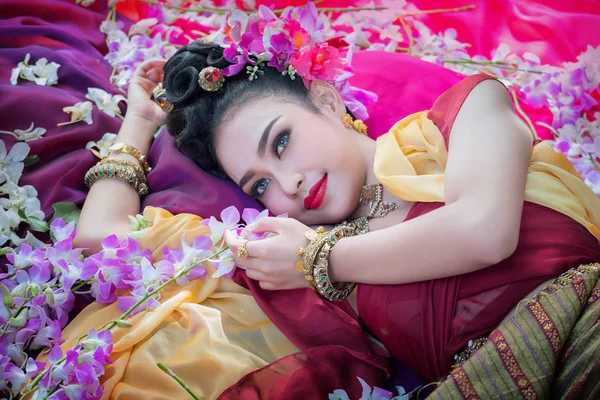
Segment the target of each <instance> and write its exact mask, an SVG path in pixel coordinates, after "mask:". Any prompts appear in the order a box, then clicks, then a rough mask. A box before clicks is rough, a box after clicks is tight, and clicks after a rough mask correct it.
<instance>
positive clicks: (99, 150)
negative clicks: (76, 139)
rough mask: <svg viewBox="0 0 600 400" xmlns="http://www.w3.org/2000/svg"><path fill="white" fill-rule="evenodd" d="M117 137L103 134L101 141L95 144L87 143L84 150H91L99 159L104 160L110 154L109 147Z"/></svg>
mask: <svg viewBox="0 0 600 400" xmlns="http://www.w3.org/2000/svg"><path fill="white" fill-rule="evenodd" d="M116 139H117V135H115V134H114V133H105V134H104V136H102V139H100V140H98V141H97V142H88V143H87V144H86V145H85V148H86V149H88V150H91V151H92V153H94V154H95V155H96V156H97V157H99V158H104V157H107V156H108V153H110V146H112V145H113V144H114V143H115V140H116Z"/></svg>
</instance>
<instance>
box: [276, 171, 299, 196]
mask: <svg viewBox="0 0 600 400" xmlns="http://www.w3.org/2000/svg"><path fill="white" fill-rule="evenodd" d="M282 175H283V174H282ZM279 182H281V188H282V189H283V191H284V192H285V194H287V195H288V197H290V198H295V197H297V196H298V194H299V193H300V188H301V187H302V182H304V175H302V174H301V173H297V172H296V173H287V174H284V175H283V176H281V178H280V181H279Z"/></svg>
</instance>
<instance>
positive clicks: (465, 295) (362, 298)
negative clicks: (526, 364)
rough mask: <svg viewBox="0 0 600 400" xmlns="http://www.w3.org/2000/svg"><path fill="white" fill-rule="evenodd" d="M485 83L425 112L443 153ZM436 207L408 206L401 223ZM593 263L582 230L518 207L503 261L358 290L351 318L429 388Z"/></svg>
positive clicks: (461, 87)
mask: <svg viewBox="0 0 600 400" xmlns="http://www.w3.org/2000/svg"><path fill="white" fill-rule="evenodd" d="M484 79H487V78H486V77H485V76H482V75H476V76H471V77H468V78H466V79H464V80H463V81H461V82H460V83H459V84H457V85H455V86H454V87H452V88H451V89H449V90H448V91H447V92H445V93H444V94H443V95H442V96H440V98H439V99H438V100H437V101H436V102H435V104H434V105H433V107H432V109H431V110H430V111H429V114H428V117H429V119H431V120H432V121H433V122H434V123H435V125H436V126H437V127H438V128H439V129H440V131H441V133H442V135H443V137H444V142H445V144H446V147H448V143H449V137H450V131H451V129H452V124H453V122H454V120H455V118H456V115H457V114H458V111H459V109H460V107H461V105H462V104H463V102H464V100H465V99H466V97H467V95H468V94H469V92H470V91H471V90H472V89H473V88H474V87H475V85H476V84H477V83H479V82H481V81H482V80H484ZM443 206H444V204H443V203H424V202H421V203H415V204H414V206H413V207H412V209H411V210H410V212H409V214H408V215H407V217H406V219H405V221H408V220H411V219H413V218H417V217H419V216H421V215H424V214H426V213H428V212H430V211H433V210H435V209H437V208H440V207H443ZM401 259H402V257H401V255H399V260H401ZM599 260H600V244H599V243H598V241H597V239H596V238H595V237H594V236H593V235H592V234H591V233H590V232H589V231H588V230H587V229H586V228H585V227H584V226H583V225H581V224H580V223H578V222H576V221H575V220H573V219H571V218H570V217H568V216H566V215H564V214H561V213H559V212H557V211H554V210H552V209H550V208H547V207H544V206H541V205H538V204H534V203H531V202H525V203H524V206H523V214H522V220H521V230H520V235H519V242H518V246H517V249H516V251H515V252H514V254H513V255H511V256H510V257H509V258H507V259H505V260H504V261H502V262H500V263H498V264H496V265H491V266H489V267H487V268H484V269H482V270H479V271H475V272H472V273H469V274H465V275H461V276H453V277H449V278H444V279H437V280H432V281H426V282H418V283H411V284H405V285H394V286H390V285H364V284H361V285H359V286H358V293H357V306H358V311H359V315H360V316H361V319H362V321H363V322H364V323H365V324H366V326H367V327H368V329H369V330H370V331H371V332H372V334H373V335H374V336H375V337H377V338H378V339H379V340H380V341H381V342H382V343H383V344H384V345H385V346H386V348H387V349H388V350H389V351H390V352H391V353H392V355H393V356H394V357H395V358H397V359H399V360H400V361H401V362H402V363H403V364H404V365H406V366H407V367H408V368H409V369H411V370H413V371H414V372H416V373H417V374H419V375H420V376H421V377H423V378H424V379H425V380H427V381H435V380H438V379H439V378H441V377H443V376H446V375H447V374H448V372H449V371H450V368H451V366H452V364H453V361H454V354H456V353H458V352H459V351H460V350H462V348H464V346H465V345H466V344H467V342H468V341H469V340H470V339H475V338H478V337H482V336H487V335H488V334H489V333H490V332H491V331H492V330H493V329H494V328H496V327H497V326H498V325H499V323H500V322H501V321H502V319H503V318H504V317H505V316H506V315H507V314H508V313H509V312H510V311H511V310H513V309H514V308H515V307H516V306H517V303H518V302H519V301H520V300H521V299H523V298H524V297H525V296H527V295H528V294H529V293H530V292H531V291H533V290H534V289H535V288H536V287H537V286H539V285H541V284H542V283H544V282H545V281H547V280H549V279H552V278H555V277H557V276H558V275H560V274H561V273H562V272H565V271H567V270H568V269H569V268H573V267H576V266H578V265H580V264H583V263H590V262H595V261H599ZM399 262H401V261H399Z"/></svg>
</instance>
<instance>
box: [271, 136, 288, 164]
mask: <svg viewBox="0 0 600 400" xmlns="http://www.w3.org/2000/svg"><path fill="white" fill-rule="evenodd" d="M289 143H290V132H289V131H288V130H286V131H283V132H282V133H280V134H279V136H277V137H276V138H275V140H274V141H273V152H274V153H275V155H276V156H277V158H281V153H283V151H284V150H285V148H286V147H287V146H288V144H289Z"/></svg>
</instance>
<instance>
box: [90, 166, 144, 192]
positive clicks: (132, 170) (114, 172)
mask: <svg viewBox="0 0 600 400" xmlns="http://www.w3.org/2000/svg"><path fill="white" fill-rule="evenodd" d="M105 178H114V179H119V180H121V181H123V182H125V183H127V184H129V185H130V186H131V187H133V189H134V190H135V191H136V192H137V193H138V195H139V196H145V195H146V194H148V186H147V185H146V175H145V174H144V171H143V170H142V169H141V168H140V167H139V166H138V165H137V164H136V163H134V162H132V161H128V160H123V159H118V158H107V159H104V160H102V161H100V162H99V163H98V164H96V165H95V166H93V167H92V168H90V169H89V170H88V172H87V173H86V174H85V184H86V185H87V187H88V188H91V187H92V185H93V184H94V183H96V181H98V179H105Z"/></svg>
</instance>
